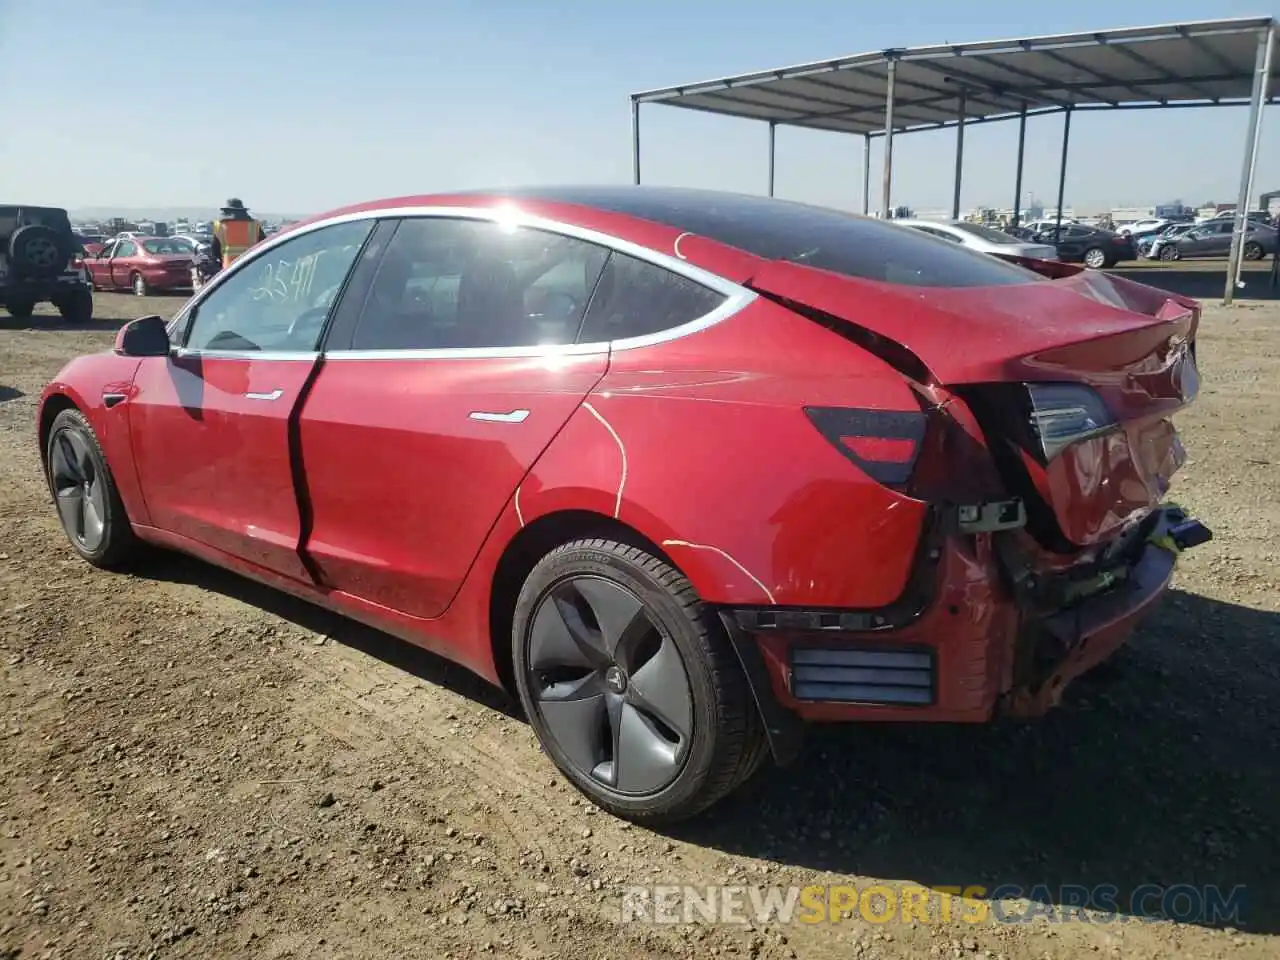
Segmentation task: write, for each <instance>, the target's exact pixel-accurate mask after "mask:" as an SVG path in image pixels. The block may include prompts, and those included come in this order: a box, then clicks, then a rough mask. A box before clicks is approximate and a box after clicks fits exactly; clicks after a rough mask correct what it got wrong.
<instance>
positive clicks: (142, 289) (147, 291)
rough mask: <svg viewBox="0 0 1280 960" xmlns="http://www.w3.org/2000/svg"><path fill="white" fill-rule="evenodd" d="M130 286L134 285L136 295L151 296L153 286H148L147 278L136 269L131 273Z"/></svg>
mask: <svg viewBox="0 0 1280 960" xmlns="http://www.w3.org/2000/svg"><path fill="white" fill-rule="evenodd" d="M129 286H131V287H133V292H134V295H135V296H139V297H149V296H151V288H150V287H149V286H147V278H146V277H144V276H143V275H142V274H140V273H138V271H136V270H135V271H134V272H133V273H132V274H130V275H129Z"/></svg>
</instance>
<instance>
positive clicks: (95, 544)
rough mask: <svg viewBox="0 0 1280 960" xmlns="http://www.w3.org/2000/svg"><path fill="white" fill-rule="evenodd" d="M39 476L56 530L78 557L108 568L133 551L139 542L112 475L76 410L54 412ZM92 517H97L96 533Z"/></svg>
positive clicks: (125, 560) (121, 562) (122, 562)
mask: <svg viewBox="0 0 1280 960" xmlns="http://www.w3.org/2000/svg"><path fill="white" fill-rule="evenodd" d="M45 477H46V479H47V481H48V484H49V492H50V494H51V495H52V496H53V501H54V507H55V509H56V510H57V513H58V519H59V521H60V522H61V524H62V530H63V532H64V533H65V534H66V535H67V539H68V540H69V541H70V542H71V547H72V549H74V550H75V552H76V553H78V554H79V555H80V557H81V558H82V559H84V560H86V561H88V562H89V563H91V564H93V565H94V566H95V567H103V568H106V569H113V568H117V567H121V566H123V565H125V564H126V563H128V562H129V561H130V560H132V559H133V558H134V557H135V556H136V555H137V553H138V551H139V549H140V542H139V541H138V539H137V537H136V536H134V533H133V528H132V527H131V526H130V525H129V516H128V514H127V513H126V512H125V509H124V503H123V501H121V499H120V493H119V491H118V490H117V489H116V483H115V477H114V476H113V475H112V473H111V468H110V466H108V465H107V458H106V456H105V455H104V454H103V452H102V447H101V446H100V445H99V444H98V438H97V435H96V434H94V432H93V427H92V426H90V425H89V421H88V420H86V419H85V416H84V414H82V413H81V412H80V411H79V410H75V409H70V410H63V411H62V412H61V413H59V414H58V415H57V416H56V417H54V419H53V424H52V425H51V426H50V428H49V440H48V442H47V444H46V445H45ZM77 488H79V489H78V491H77ZM90 491H92V493H91V492H90ZM86 503H88V504H89V505H90V507H91V509H92V515H91V514H90V512H89V511H88V510H86V507H85V505H86ZM94 516H97V519H98V520H100V521H101V528H102V529H101V533H100V535H99V534H97V533H96V526H97V524H96V522H94V520H93V517H94ZM80 531H83V532H80Z"/></svg>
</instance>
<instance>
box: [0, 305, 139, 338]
mask: <svg viewBox="0 0 1280 960" xmlns="http://www.w3.org/2000/svg"><path fill="white" fill-rule="evenodd" d="M147 312H148V311H145V310H141V311H139V312H138V316H139V317H142V316H146V314H147ZM151 312H154V311H151ZM133 319H134V318H133V317H123V318H122V317H94V318H93V319H92V320H87V321H76V322H72V321H70V320H63V319H62V318H61V317H50V316H45V315H43V314H41V315H39V316H35V317H27V318H26V319H23V320H19V319H18V318H17V317H11V316H9V315H8V314H7V313H0V330H52V331H56V332H59V333H113V332H115V331H116V330H118V329H119V328H120V327H123V326H124V325H125V324H126V323H129V322H130V321H131V320H133Z"/></svg>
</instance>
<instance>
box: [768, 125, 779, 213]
mask: <svg viewBox="0 0 1280 960" xmlns="http://www.w3.org/2000/svg"><path fill="white" fill-rule="evenodd" d="M777 141H778V125H777V124H776V123H774V122H773V121H772V120H770V121H769V196H771V197H772V196H773V168H774V162H775V160H776V156H777V145H778V143H777Z"/></svg>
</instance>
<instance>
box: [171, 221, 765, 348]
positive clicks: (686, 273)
mask: <svg viewBox="0 0 1280 960" xmlns="http://www.w3.org/2000/svg"><path fill="white" fill-rule="evenodd" d="M407 218H414V219H423V218H431V219H443V220H483V221H488V222H491V223H498V224H502V225H504V226H505V225H509V226H512V227H527V228H529V229H533V230H545V231H548V232H550V233H556V234H559V235H561V236H564V237H569V238H570V239H575V240H582V241H585V242H587V243H593V244H595V245H596V246H600V247H604V248H605V249H607V250H611V251H615V252H617V253H621V254H625V255H626V256H629V257H634V258H635V259H637V260H643V261H645V262H647V263H651V264H653V265H654V266H656V267H661V268H663V269H665V270H669V271H671V272H672V273H674V274H677V275H678V276H682V277H684V278H685V279H687V280H692V281H694V282H695V283H699V284H701V285H702V286H704V287H709V288H710V289H712V290H714V291H715V292H716V293H719V294H720V295H722V296H723V297H725V300H724V302H723V303H721V304H720V306H718V307H716V308H715V309H714V310H712V311H710V312H709V313H705V314H703V315H702V316H700V317H696V318H694V319H693V320H690V321H689V322H687V323H683V324H680V325H679V326H675V327H671V328H669V329H667V330H660V331H658V332H657V333H650V334H645V335H644V336H640V337H624V338H621V339H618V340H612V341H601V342H598V343H567V344H559V345H554V346H537V345H531V346H527V347H447V348H442V349H423V350H329V351H325V353H324V356H325V359H328V360H461V359H467V358H483V357H500V358H518V357H556V356H577V355H583V354H591V353H601V352H604V351H606V350H633V349H636V348H638V347H649V346H653V345H655V344H659V343H666V342H667V341H669V340H677V339H679V338H681V337H686V336H688V335H690V334H692V333H697V332H698V331H700V330H705V329H707V328H708V327H711V326H714V325H715V324H717V323H720V322H721V321H722V320H725V319H727V318H728V317H730V316H732V315H733V314H735V313H737V312H738V311H740V310H742V309H744V308H746V307H748V306H750V305H751V304H752V303H754V302H755V300H756V298H757V295H756V293H755V292H754V291H752V290H749V289H747V288H746V287H744V286H742V285H741V284H738V283H734V282H733V281H732V280H727V279H725V278H724V277H722V276H719V275H718V274H715V273H712V272H710V271H709V270H704V269H702V268H701V267H698V266H695V265H694V264H691V263H689V262H688V261H687V260H682V259H680V258H679V257H676V256H675V255H674V254H672V255H668V254H665V253H660V252H658V251H657V250H654V249H652V248H650V247H646V246H643V245H641V244H638V243H632V242H631V241H630V240H624V239H622V238H621V237H615V236H613V235H612V234H608V233H601V232H600V231H598V230H592V229H590V228H588V227H581V226H578V225H576V224H572V223H565V222H563V221H560V220H552V219H550V218H547V217H539V216H535V215H533V214H530V213H527V212H525V211H523V210H522V209H520V207H519V206H518V205H517V204H515V203H510V204H499V205H496V206H492V205H491V206H484V207H461V206H459V207H453V206H439V205H410V206H404V207H386V208H383V209H380V210H361V211H358V212H355V213H344V214H339V215H337V216H332V217H326V218H325V219H323V220H317V221H315V222H313V223H308V224H306V225H305V226H302V227H297V228H295V229H293V230H290V231H289V232H287V233H282V234H277V235H276V236H274V237H272V238H271V239H269V240H266V241H264V242H263V243H262V244H260V245H259V246H258V247H255V248H253V249H252V250H251V252H250V253H249V254H247V255H245V256H243V257H241V258H240V259H238V260H237V261H236V262H235V263H233V264H232V265H231V266H230V267H229V268H227V269H226V270H224V271H222V272H221V273H219V274H218V276H217V277H215V278H214V280H213V282H212V283H210V284H209V285H208V286H207V287H205V288H204V289H202V290H201V291H200V292H199V293H197V294H195V295H194V296H193V297H192V298H191V299H190V300H189V301H187V303H186V304H185V305H184V306H183V307H182V309H181V310H180V311H179V312H178V314H177V316H175V317H174V318H173V320H172V321H171V324H170V326H171V332H172V331H176V330H178V329H180V328H181V326H182V325H184V324H185V323H186V316H187V314H188V313H189V312H190V311H191V310H192V309H194V308H196V307H198V306H199V305H200V304H201V303H202V302H203V301H204V299H205V298H206V297H208V296H210V295H212V294H213V292H214V291H215V290H217V289H218V287H219V286H221V285H222V283H223V282H225V280H226V278H227V277H229V276H233V275H234V274H235V273H236V272H237V271H238V270H243V269H246V268H247V267H248V265H249V264H251V263H253V262H254V261H256V260H257V259H258V258H259V257H263V256H266V255H268V254H269V253H270V252H271V251H272V250H273V249H275V248H276V247H278V246H280V245H281V244H283V243H286V242H288V241H289V240H291V239H293V238H295V237H300V236H303V235H305V234H307V233H311V232H313V231H315V230H320V229H323V228H324V227H330V226H336V225H338V224H343V223H355V222H357V221H360V220H394V219H407ZM352 266H353V268H354V266H355V265H354V264H353V265H352ZM186 355H188V356H199V355H203V356H214V355H215V354H213V353H204V354H201V353H200V351H196V350H192V351H187V352H186ZM216 356H219V357H231V356H237V357H238V356H253V357H257V358H259V359H265V358H266V354H264V353H261V352H254V351H243V352H239V351H219V352H218V353H217V354H216ZM285 356H286V354H285V352H283V351H280V352H278V353H275V354H272V358H273V359H282V358H284V357H285ZM287 356H288V357H289V358H290V359H306V358H307V357H308V356H311V357H314V356H315V354H302V353H289V354H287Z"/></svg>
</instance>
